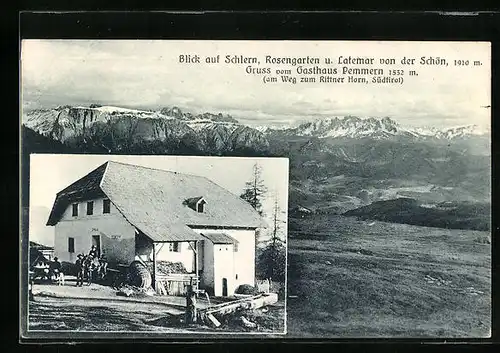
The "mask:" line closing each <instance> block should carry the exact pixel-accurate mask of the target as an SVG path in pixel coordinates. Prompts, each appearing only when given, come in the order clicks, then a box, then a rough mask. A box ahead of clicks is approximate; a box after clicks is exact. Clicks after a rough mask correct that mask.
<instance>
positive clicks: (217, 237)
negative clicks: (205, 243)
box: [201, 233, 238, 244]
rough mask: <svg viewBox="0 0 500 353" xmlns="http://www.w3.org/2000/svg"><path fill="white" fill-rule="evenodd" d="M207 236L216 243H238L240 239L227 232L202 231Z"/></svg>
mask: <svg viewBox="0 0 500 353" xmlns="http://www.w3.org/2000/svg"><path fill="white" fill-rule="evenodd" d="M201 235H203V236H204V237H205V238H207V239H208V240H210V241H211V242H212V243H214V244H236V243H238V241H237V240H236V239H234V238H233V237H231V236H229V235H227V234H225V233H202V234H201Z"/></svg>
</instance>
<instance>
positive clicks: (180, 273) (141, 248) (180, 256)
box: [136, 232, 202, 296]
mask: <svg viewBox="0 0 500 353" xmlns="http://www.w3.org/2000/svg"><path fill="white" fill-rule="evenodd" d="M193 234H195V235H194V236H192V237H189V238H188V239H185V238H184V239H182V240H176V241H169V240H158V239H155V240H153V239H151V238H150V237H148V236H146V235H145V234H144V233H142V232H137V234H136V260H138V261H140V262H141V263H142V264H144V265H145V266H146V268H147V270H148V271H149V273H150V274H151V287H152V288H153V289H154V290H155V292H156V293H157V294H158V295H168V296H184V295H185V294H186V293H187V291H188V288H189V286H192V289H193V290H199V289H200V273H201V272H202V269H201V268H200V265H199V259H198V258H199V256H200V255H201V254H200V248H201V247H200V238H201V236H199V235H198V234H196V233H194V232H193Z"/></svg>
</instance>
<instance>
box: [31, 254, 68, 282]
mask: <svg viewBox="0 0 500 353" xmlns="http://www.w3.org/2000/svg"><path fill="white" fill-rule="evenodd" d="M61 268H62V264H61V262H60V261H59V259H58V258H57V256H56V257H54V260H53V261H50V262H49V263H46V262H43V261H41V260H39V261H37V262H36V264H35V266H33V272H34V278H36V277H40V278H41V279H42V280H43V279H44V278H45V279H47V280H50V279H53V280H57V279H58V278H59V276H60V275H61V272H62V271H61Z"/></svg>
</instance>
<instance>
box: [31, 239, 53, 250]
mask: <svg viewBox="0 0 500 353" xmlns="http://www.w3.org/2000/svg"><path fill="white" fill-rule="evenodd" d="M30 248H32V249H36V250H54V247H52V246H47V245H43V244H39V243H35V242H34V241H30Z"/></svg>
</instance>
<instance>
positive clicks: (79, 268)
mask: <svg viewBox="0 0 500 353" xmlns="http://www.w3.org/2000/svg"><path fill="white" fill-rule="evenodd" d="M76 286H77V287H81V286H83V254H78V256H77V259H76Z"/></svg>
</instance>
